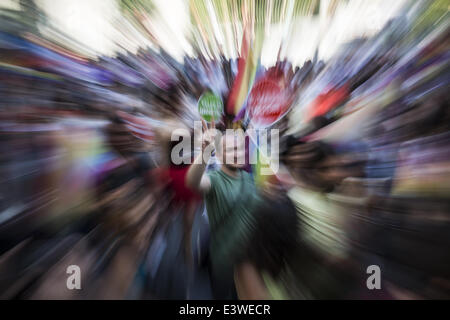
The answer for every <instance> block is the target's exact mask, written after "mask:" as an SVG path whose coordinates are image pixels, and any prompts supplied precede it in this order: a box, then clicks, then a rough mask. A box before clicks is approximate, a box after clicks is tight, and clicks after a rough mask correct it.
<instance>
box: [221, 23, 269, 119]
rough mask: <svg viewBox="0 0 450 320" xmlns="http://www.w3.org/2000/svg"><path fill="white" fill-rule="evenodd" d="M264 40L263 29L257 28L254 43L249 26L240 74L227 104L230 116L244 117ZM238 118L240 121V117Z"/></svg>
mask: <svg viewBox="0 0 450 320" xmlns="http://www.w3.org/2000/svg"><path fill="white" fill-rule="evenodd" d="M263 39H264V33H263V30H262V27H257V28H256V30H255V39H254V41H252V39H251V30H250V24H247V26H246V27H245V29H244V35H243V38H242V46H241V55H240V57H239V58H238V73H237V75H236V79H235V81H234V83H233V87H232V88H231V92H230V97H229V99H228V103H227V113H228V114H230V115H234V116H237V115H240V116H242V108H243V107H244V105H245V101H246V100H247V96H248V93H249V92H250V90H251V88H252V85H253V81H254V79H255V75H256V70H257V69H258V66H259V64H260V55H261V50H262V44H263ZM238 118H239V119H240V117H238Z"/></svg>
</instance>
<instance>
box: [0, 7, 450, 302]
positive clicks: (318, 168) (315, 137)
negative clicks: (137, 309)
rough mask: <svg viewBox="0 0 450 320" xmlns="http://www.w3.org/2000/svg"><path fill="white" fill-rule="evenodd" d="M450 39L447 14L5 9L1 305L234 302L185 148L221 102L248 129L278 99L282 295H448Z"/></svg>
mask: <svg viewBox="0 0 450 320" xmlns="http://www.w3.org/2000/svg"><path fill="white" fill-rule="evenodd" d="M449 35H450V20H449V2H448V1H446V0H435V1H431V0H430V1H428V0H427V1H425V0H423V1H381V0H377V1H356V0H328V1H325V0H310V1H308V0H305V1H300V0H296V1H293V0H279V1H277V0H255V1H253V0H252V1H250V0H249V1H245V0H230V1H218V0H217V1H216V0H214V1H207V0H186V1H182V0H179V1H169V0H165V1H157V0H153V1H152V0H136V1H132V0H118V1H113V0H111V1H75V0H74V1H68V0H64V1H56V0H55V1H50V0H48V1H46V0H17V1H15V0H8V1H6V0H0V181H1V182H0V298H2V299H220V298H225V297H223V296H220V294H219V295H218V294H217V293H216V292H215V291H214V290H213V287H214V281H216V279H215V276H214V275H213V274H212V273H211V272H210V262H209V257H210V252H209V250H210V243H209V240H210V230H209V224H208V218H207V217H208V215H207V212H206V209H205V206H204V204H203V202H202V199H201V197H198V196H197V195H195V194H192V195H191V196H192V199H194V198H195V201H194V200H193V201H184V202H183V201H179V199H178V198H177V197H176V196H174V195H176V193H177V190H178V189H177V188H179V186H178V185H177V183H179V176H178V175H176V172H177V171H174V170H168V167H170V166H171V164H170V161H169V160H168V157H169V154H170V150H171V146H172V144H171V141H170V132H171V130H172V129H175V128H187V129H188V130H193V123H194V121H196V120H197V121H198V120H200V119H201V117H200V115H199V112H198V109H197V102H198V100H199V98H200V97H201V95H202V94H204V93H205V92H214V94H215V95H217V96H218V97H220V98H221V99H222V101H223V105H224V111H223V117H222V119H216V120H217V125H218V126H219V127H222V128H230V127H237V126H240V127H244V128H245V127H246V126H247V125H248V123H249V122H251V121H252V119H253V120H255V119H259V118H258V109H257V108H255V109H252V110H251V112H250V111H249V110H250V106H249V101H250V100H251V99H250V98H248V97H251V98H252V99H256V98H255V97H258V95H264V94H265V91H264V90H266V89H267V88H266V87H267V86H273V87H274V88H275V87H276V89H277V90H279V91H280V92H283V96H284V97H288V98H287V99H285V101H287V102H286V103H287V104H286V105H283V107H282V110H281V111H280V112H279V114H276V115H275V118H273V119H271V120H270V121H269V123H264V125H265V127H267V128H276V129H279V130H280V140H281V141H280V142H281V143H280V150H279V151H280V154H279V157H280V170H279V172H278V173H277V174H276V175H274V176H273V177H269V178H264V179H263V180H264V181H263V182H262V184H269V185H271V187H269V189H270V190H271V191H273V193H274V194H275V195H273V194H272V195H270V196H267V197H266V198H265V199H266V201H267V204H266V206H265V207H264V208H262V209H261V211H262V212H265V214H264V215H262V217H263V218H262V219H263V220H262V221H260V222H258V224H257V225H252V226H250V227H249V230H253V231H252V233H251V235H249V238H250V239H251V240H249V241H250V242H251V243H250V245H249V246H250V247H251V248H252V249H251V250H252V251H253V252H254V255H255V256H257V257H258V258H257V259H259V260H260V261H259V262H258V266H260V267H261V268H260V272H261V274H262V275H263V278H264V281H265V284H266V286H267V288H268V290H269V292H270V294H271V297H272V298H273V299H436V298H438V299H446V298H447V299H448V298H450V201H449V200H450V199H449V198H450V143H449V142H450V130H449V129H450V112H449V108H448V104H449V89H450V86H449V83H450V73H449V70H450V69H449V62H450V51H449V48H450V43H449V39H450V37H449ZM265 86H266V87H265ZM271 88H272V87H271ZM253 89H254V90H253ZM263 120H264V119H263ZM263 120H261V119H259V120H258V121H260V123H261V121H263ZM255 121H256V120H255ZM168 133H169V134H168ZM187 156H189V155H187ZM213 160H214V159H213ZM218 166H220V164H218V163H217V162H215V161H212V162H211V163H210V165H209V166H208V170H217V167H218ZM247 170H248V171H249V172H251V173H252V174H254V176H255V177H257V176H258V175H257V170H258V168H255V167H251V166H249V167H248V168H247ZM174 172H175V173H174ZM273 185H276V186H273ZM184 200H186V199H184ZM188 200H189V199H188ZM193 202H195V205H192V203H193ZM291 208H294V210H293V211H294V217H295V218H294V220H292V216H291V215H289V214H286V213H287V212H289V211H290V210H291ZM264 219H265V220H264ZM187 242H188V243H190V245H189V246H186V243H187ZM269 242H270V246H266V245H265V243H269ZM187 247H190V249H189V250H192V257H193V261H192V262H189V261H187V260H186V259H185V251H186V250H187V249H186V248H187ZM288 249H289V250H288ZM271 251H274V252H275V253H274V252H271ZM277 254H278V255H281V256H282V257H283V259H282V260H276V261H273V260H274V259H272V258H273V257H275V256H277ZM69 265H78V266H79V267H80V270H81V279H82V280H81V284H82V290H68V289H67V287H66V280H67V277H68V274H67V273H66V268H67V266H69ZM370 265H377V266H379V267H380V270H381V279H382V281H381V284H382V286H381V289H380V290H368V288H367V286H366V279H367V278H368V277H369V275H368V274H367V272H366V269H367V267H368V266H370Z"/></svg>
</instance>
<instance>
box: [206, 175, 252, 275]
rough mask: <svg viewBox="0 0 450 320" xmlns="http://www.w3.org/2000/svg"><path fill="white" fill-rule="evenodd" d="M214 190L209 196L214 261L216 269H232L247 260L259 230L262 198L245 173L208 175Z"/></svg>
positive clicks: (207, 202) (208, 204) (207, 205)
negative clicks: (254, 232)
mask: <svg viewBox="0 0 450 320" xmlns="http://www.w3.org/2000/svg"><path fill="white" fill-rule="evenodd" d="M208 176H209V178H210V181H211V188H210V190H209V191H208V193H206V194H205V202H206V209H207V211H208V219H209V224H210V229H211V245H210V248H211V258H212V262H213V264H215V265H216V267H219V268H221V267H232V266H233V264H234V263H235V262H236V260H238V259H241V258H243V255H245V250H246V247H247V241H248V239H249V237H250V236H251V233H252V230H253V228H254V226H255V216H254V214H255V213H256V212H255V210H254V208H255V207H256V205H257V203H258V201H259V199H260V198H259V195H258V192H257V189H256V186H255V184H254V181H253V179H252V177H251V175H250V174H249V173H248V172H245V171H243V170H240V171H239V175H238V176H237V177H236V178H234V177H231V176H229V175H227V174H226V173H224V172H223V171H222V170H217V171H212V172H210V173H208Z"/></svg>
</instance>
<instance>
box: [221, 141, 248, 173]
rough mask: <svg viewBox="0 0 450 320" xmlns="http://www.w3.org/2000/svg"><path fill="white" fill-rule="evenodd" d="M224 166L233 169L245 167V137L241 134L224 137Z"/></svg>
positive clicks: (222, 159)
mask: <svg viewBox="0 0 450 320" xmlns="http://www.w3.org/2000/svg"><path fill="white" fill-rule="evenodd" d="M219 156H221V157H222V158H221V161H222V164H223V165H225V166H227V167H228V168H231V169H240V168H243V167H244V165H245V137H244V136H243V135H240V134H226V135H225V136H224V137H222V152H221V154H220V155H219Z"/></svg>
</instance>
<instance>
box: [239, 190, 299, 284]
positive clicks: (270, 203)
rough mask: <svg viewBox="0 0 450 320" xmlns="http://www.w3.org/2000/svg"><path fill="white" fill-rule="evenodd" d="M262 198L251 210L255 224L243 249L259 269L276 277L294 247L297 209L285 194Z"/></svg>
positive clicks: (295, 244) (295, 245)
mask: <svg viewBox="0 0 450 320" xmlns="http://www.w3.org/2000/svg"><path fill="white" fill-rule="evenodd" d="M262 200H263V201H261V203H260V205H259V206H258V207H257V208H256V209H255V219H256V224H255V228H254V232H253V234H252V236H251V237H250V240H249V241H248V246H247V249H246V252H247V257H248V259H250V261H251V262H252V263H253V264H254V265H255V266H256V267H257V268H258V269H259V270H264V271H267V272H269V273H270V274H271V276H273V277H275V278H276V277H278V276H279V275H280V273H281V271H282V270H283V269H284V267H285V265H286V262H287V261H288V260H289V258H290V257H291V256H292V255H293V253H294V250H295V249H296V247H297V239H298V237H297V234H298V218H297V213H296V212H297V211H296V208H295V206H294V204H293V203H292V201H291V200H290V199H289V198H288V197H287V196H286V195H280V196H279V197H277V198H275V199H271V198H268V197H265V196H263V199H262Z"/></svg>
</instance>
